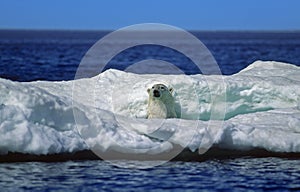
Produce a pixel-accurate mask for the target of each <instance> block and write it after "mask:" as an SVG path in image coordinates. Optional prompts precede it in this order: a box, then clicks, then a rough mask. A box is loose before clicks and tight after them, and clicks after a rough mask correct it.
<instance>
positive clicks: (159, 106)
mask: <svg viewBox="0 0 300 192" xmlns="http://www.w3.org/2000/svg"><path fill="white" fill-rule="evenodd" d="M147 92H148V94H149V100H148V118H149V119H151V118H161V119H165V118H176V117H177V115H176V113H175V108H174V105H175V103H174V98H173V96H172V92H173V89H172V88H168V87H167V86H165V85H164V84H154V85H153V86H152V87H151V88H149V89H147Z"/></svg>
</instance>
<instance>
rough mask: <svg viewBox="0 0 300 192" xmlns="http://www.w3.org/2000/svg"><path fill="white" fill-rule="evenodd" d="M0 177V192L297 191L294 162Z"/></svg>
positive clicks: (71, 169) (103, 167) (81, 169)
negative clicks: (1, 191) (0, 190)
mask: <svg viewBox="0 0 300 192" xmlns="http://www.w3.org/2000/svg"><path fill="white" fill-rule="evenodd" d="M126 163H128V162H126ZM129 163H132V164H134V163H135V162H134V161H133V162H129ZM145 163H147V162H145ZM0 171H1V175H0V187H1V189H2V190H3V189H5V190H4V191H23V190H24V191H296V190H300V182H299V181H300V164H299V160H291V159H290V160H288V159H280V158H260V159H257V158H239V159H229V160H208V161H205V162H201V163H200V162H168V163H166V164H163V165H161V166H158V167H154V168H151V169H143V170H140V169H124V168H119V167H115V166H113V165H111V164H108V163H106V162H104V161H78V162H76V161H75V162H72V161H70V162H62V163H41V162H27V163H8V164H0Z"/></svg>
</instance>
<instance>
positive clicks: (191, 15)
mask: <svg viewBox="0 0 300 192" xmlns="http://www.w3.org/2000/svg"><path fill="white" fill-rule="evenodd" d="M137 23H164V24H169V25H174V26H177V27H180V28H183V29H189V30H191V29H195V30H300V0H207V1H201V0H198V1H196V0H194V1H192V0H190V1H188V0H187V1H183V0H182V1H176V0H118V1H117V0H110V1H108V0H107V1H101V0H0V29H12V28H13V29H15V28H17V29H118V28H121V27H125V26H128V25H132V24H137Z"/></svg>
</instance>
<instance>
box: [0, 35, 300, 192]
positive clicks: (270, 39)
mask: <svg viewBox="0 0 300 192" xmlns="http://www.w3.org/2000/svg"><path fill="white" fill-rule="evenodd" d="M107 33H108V32H107V31H89V32H88V31H87V32H85V31H11V30H1V31H0V50H1V54H0V77H2V78H7V79H11V80H15V81H35V80H50V81H54V80H57V81H58V80H71V79H74V76H75V73H76V69H77V67H78V65H79V63H80V60H81V58H82V57H83V56H84V54H85V52H86V51H87V50H88V49H89V48H90V47H91V46H92V45H93V44H94V43H95V42H96V41H97V40H98V39H99V38H101V37H103V36H104V35H105V34H107ZM193 34H194V35H195V36H196V37H198V38H199V39H200V40H201V41H202V42H203V43H204V44H205V45H206V46H207V47H208V49H209V50H210V51H211V52H212V54H213V55H214V57H215V59H216V60H217V62H218V64H219V66H220V68H221V71H222V73H223V74H225V75H231V74H235V73H237V72H239V71H240V70H241V69H244V68H245V67H247V66H248V65H249V64H251V63H252V62H254V61H256V60H276V61H282V62H287V63H293V64H295V65H298V66H299V65H300V57H299V53H300V32H196V31H195V32H193ZM147 58H155V59H163V58H172V60H170V62H173V63H177V64H178V65H179V66H180V67H181V68H182V69H183V71H184V72H185V73H186V74H195V73H199V71H197V70H196V69H194V68H193V67H187V66H190V65H192V64H191V63H190V61H189V60H188V59H186V58H184V57H182V56H181V55H178V54H176V53H175V52H174V51H172V50H169V49H167V48H162V47H159V46H142V47H135V48H132V49H129V50H127V51H125V52H122V53H121V54H119V55H118V56H116V57H115V58H113V59H112V60H111V62H110V65H111V67H114V68H118V69H124V68H125V67H127V66H128V65H130V64H132V63H134V62H137V61H140V60H143V59H147ZM126 163H132V164H135V162H126ZM145 163H147V162H145ZM0 172H1V174H0V188H1V189H4V190H5V191H23V190H28V191H93V190H95V191H183V190H185V191H206V190H207V191H209V190H218V191H265V190H272V191H289V190H300V160H299V159H284V158H271V157H269V158H253V157H252V158H250V157H249V158H236V159H225V160H224V159H223V160H216V159H211V160H207V161H203V162H168V163H166V164H163V165H161V166H158V167H154V168H151V169H145V170H140V169H124V168H119V167H115V166H113V165H111V164H109V163H107V162H104V161H98V160H95V161H68V162H52V163H42V162H27V163H2V164H0Z"/></svg>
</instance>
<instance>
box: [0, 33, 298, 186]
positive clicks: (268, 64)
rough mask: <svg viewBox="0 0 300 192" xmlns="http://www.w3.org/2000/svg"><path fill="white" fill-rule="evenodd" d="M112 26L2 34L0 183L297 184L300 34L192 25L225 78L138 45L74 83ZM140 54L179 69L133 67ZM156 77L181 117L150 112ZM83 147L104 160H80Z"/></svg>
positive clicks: (168, 53)
mask: <svg viewBox="0 0 300 192" xmlns="http://www.w3.org/2000/svg"><path fill="white" fill-rule="evenodd" d="M108 33H109V32H108V31H30V30H27V31H26V30H17V31H14V30H0V50H1V52H0V115H1V116H0V141H1V142H0V154H1V155H0V162H2V163H0V170H1V171H0V172H1V174H0V188H2V189H6V191H25V190H28V191H93V190H95V191H99V190H100V191H145V190H146V191H183V190H185V191H211V190H213V191H266V190H271V191H290V190H295V191H296V190H300V156H299V153H300V83H299V82H300V68H299V67H297V66H300V57H299V53H300V32H291V31H290V32H213V31H210V32H197V31H192V33H193V34H194V35H195V36H196V37H197V38H199V39H200V40H201V41H202V42H203V43H204V45H205V46H206V47H207V48H208V49H209V51H210V52H211V53H212V55H213V56H214V58H215V60H216V61H217V63H218V65H219V67H220V70H221V73H222V74H223V75H224V76H221V75H220V74H211V75H207V74H206V75H203V74H201V73H202V72H201V71H200V70H199V69H198V68H197V67H195V65H194V64H193V62H192V61H191V60H190V59H188V58H186V57H184V56H183V55H182V54H180V53H178V52H177V51H175V50H172V49H169V48H166V47H162V46H157V45H142V46H135V47H132V48H129V49H127V50H125V51H122V52H121V53H120V54H118V55H117V56H115V57H114V58H112V59H111V60H110V62H109V63H108V65H107V66H106V71H105V72H103V73H101V74H94V75H95V76H88V77H87V78H85V79H76V78H75V76H76V71H77V69H78V66H79V63H80V62H81V60H82V58H83V57H84V56H85V53H86V52H87V51H88V50H89V48H90V47H91V46H92V45H93V44H94V43H96V41H97V40H99V39H100V38H101V37H103V36H104V35H106V34H108ZM114 43H120V42H114ZM145 59H157V60H164V61H167V62H169V63H173V64H174V65H175V66H176V67H178V68H179V69H180V70H181V71H182V72H183V73H184V74H172V75H159V74H146V75H145V74H144V75H143V74H133V73H130V72H127V71H126V70H127V69H128V67H129V66H130V65H131V64H134V63H137V62H140V61H143V60H145ZM150 62H151V61H150ZM74 79H76V80H74ZM157 79H160V80H161V81H163V82H167V83H168V84H169V85H170V86H172V87H173V88H174V90H175V93H174V98H175V100H176V104H177V105H176V112H177V113H178V116H179V117H180V118H179V119H167V120H165V121H160V120H148V119H146V103H147V92H146V91H145V90H146V89H147V86H149V85H150V84H151V83H153V82H155V81H157ZM131 85H133V88H132V89H128V87H129V86H131ZM128 90H130V91H128ZM95 95H96V96H97V97H95ZM209 120H210V121H209ZM178 146H179V148H180V149H179V151H177V150H178ZM182 149H187V150H188V151H189V152H188V153H187V154H186V153H181V151H182ZM212 149H213V150H212ZM86 150H92V151H93V152H95V153H96V154H97V155H99V156H100V157H101V158H102V159H107V160H109V162H107V161H102V160H97V158H90V155H88V156H89V157H86V158H85V157H84V155H83V156H80V158H75V156H76V155H75V154H76V153H77V152H80V151H86ZM203 150H204V151H203ZM206 150H208V152H207V153H205V152H206ZM211 150H212V151H213V152H211ZM99 151H101V152H99ZM112 151H113V152H115V153H114V154H113V155H111V153H110V152H112ZM201 151H202V152H201ZM120 152H121V153H120ZM72 154H74V156H73V155H72ZM120 154H121V156H120ZM160 154H167V158H166V157H165V156H160ZM205 154H206V156H205V158H204V159H202V158H201V157H202V155H205ZM234 154H239V155H234ZM177 155H179V156H177ZM76 157H77V156H76ZM115 157H119V158H116V159H117V160H115V159H114V158H115ZM120 157H121V158H120ZM175 157H177V159H176V158H175ZM56 158H57V161H56V160H55V159H56ZM151 158H154V159H156V158H157V159H159V161H158V160H156V161H147V160H149V159H151ZM173 158H175V159H176V160H177V161H171V162H169V160H171V159H173ZM45 159H46V160H45ZM47 159H49V161H51V162H48V163H46V162H40V161H47ZM50 159H51V160H50ZM62 159H63V161H62V162H61V160H62ZM90 159H94V160H93V161H91V160H90ZM120 159H128V160H120ZM137 159H142V160H143V161H136V160H137ZM68 160H69V161H68ZM71 160H72V161H71ZM22 161H28V162H22ZM152 165H153V166H152Z"/></svg>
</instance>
